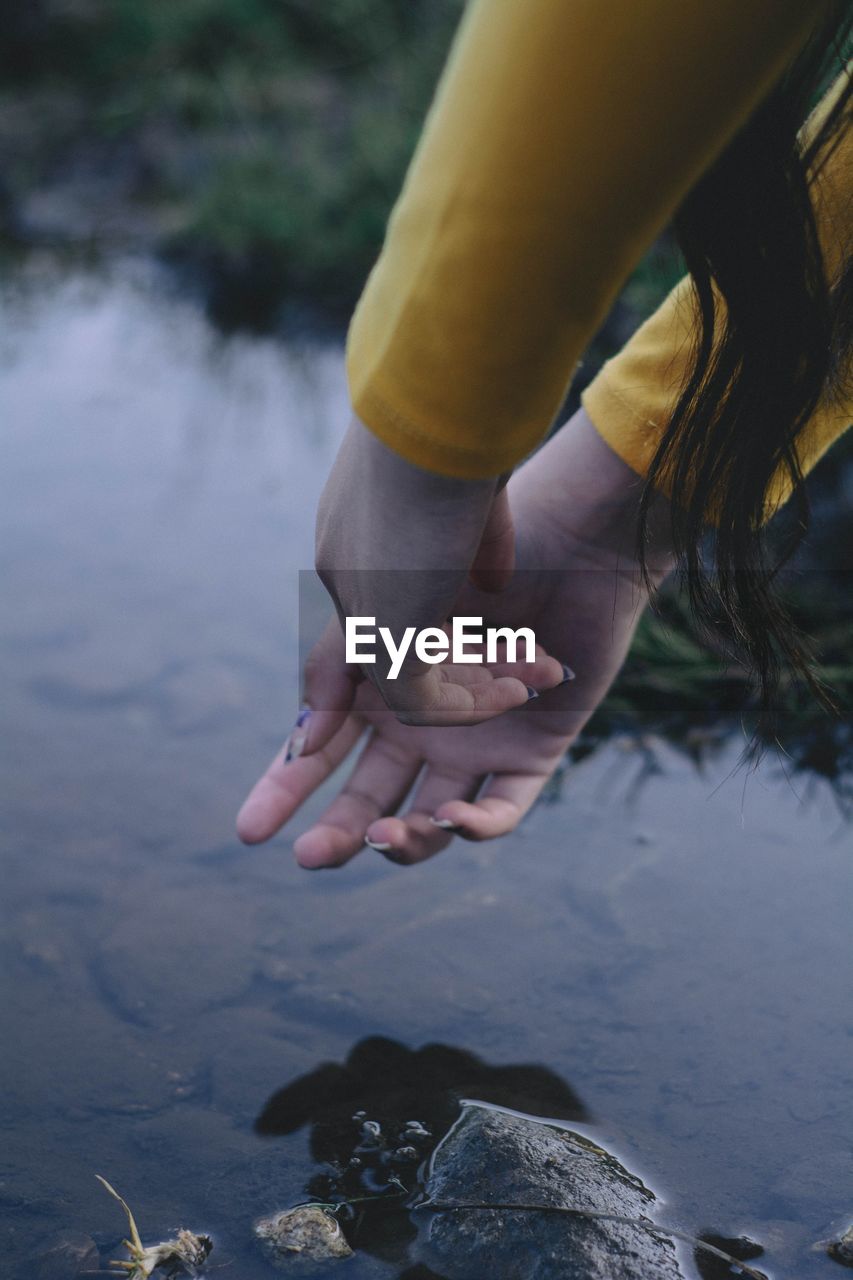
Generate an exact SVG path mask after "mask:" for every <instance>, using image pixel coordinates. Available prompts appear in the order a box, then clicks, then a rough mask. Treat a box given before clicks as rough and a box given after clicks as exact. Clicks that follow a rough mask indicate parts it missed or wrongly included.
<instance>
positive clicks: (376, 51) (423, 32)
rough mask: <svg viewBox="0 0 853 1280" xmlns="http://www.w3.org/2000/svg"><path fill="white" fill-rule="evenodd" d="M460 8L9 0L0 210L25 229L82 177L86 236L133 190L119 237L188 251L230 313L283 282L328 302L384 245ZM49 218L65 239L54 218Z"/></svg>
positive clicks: (304, 0)
mask: <svg viewBox="0 0 853 1280" xmlns="http://www.w3.org/2000/svg"><path fill="white" fill-rule="evenodd" d="M461 8H462V3H461V0H405V3H401V2H400V0H331V2H326V3H322V4H318V3H316V0H179V2H178V0H31V3H29V4H27V5H25V6H22V5H21V4H20V3H19V0H2V3H0V20H2V23H3V29H4V41H3V44H2V46H0V173H2V177H3V181H4V184H5V188H6V190H5V203H6V205H7V210H14V211H18V213H19V216H18V217H17V219H9V218H7V221H12V223H13V226H14V223H15V222H17V226H18V229H19V230H20V229H21V228H23V230H24V232H27V231H33V232H34V234H35V237H36V238H38V236H39V233H40V230H41V229H40V228H39V226H38V219H36V225H35V227H30V226H29V225H28V222H32V218H29V219H28V215H27V210H28V204H29V205H30V206H33V204H34V205H35V207H36V209H38V200H37V199H36V201H35V202H33V200H32V196H33V193H36V195H38V193H39V192H40V191H42V192H43V191H44V190H47V191H49V192H50V191H58V200H59V203H60V205H61V200H62V192H63V184H64V187H65V189H66V191H71V190H77V191H79V190H81V189H82V191H83V193H84V197H85V191H86V182H87V181H88V182H89V185H90V188H91V191H92V197H93V201H94V202H95V203H97V202H98V201H99V200H100V202H101V208H100V210H99V209H97V208H93V209H92V210H91V211H90V212H91V215H92V216H91V220H90V221H91V225H92V228H93V231H92V237H93V238H95V239H97V233H98V225H99V216H98V215H99V213H100V214H101V215H103V213H104V208H105V206H106V207H107V208H108V210H109V211H110V214H111V216H110V219H109V224H110V226H111V228H112V229H113V232H114V235H113V239H116V238H117V239H118V240H121V239H122V235H121V232H122V209H123V207H124V206H127V207H128V216H127V218H126V219H125V220H124V221H125V224H126V227H127V229H128V231H127V241H128V243H129V244H133V241H134V238H136V239H137V240H140V241H142V242H144V241H145V240H146V239H147V240H149V241H150V242H151V243H152V244H153V245H154V247H155V248H157V249H160V250H162V249H167V250H168V251H169V253H170V254H171V256H172V257H173V259H175V260H177V261H183V262H185V263H188V264H190V265H194V266H195V267H196V268H197V274H198V276H199V278H200V279H202V280H205V281H207V282H208V283H209V285H210V288H211V300H212V303H213V307H214V310H216V309H217V307H218V308H219V310H220V311H221V313H222V314H221V316H220V319H222V320H223V321H226V322H227V319H228V314H229V312H233V322H234V323H236V324H241V323H248V324H254V325H255V326H256V327H266V326H268V325H270V324H271V323H272V322H273V319H274V313H275V309H276V307H277V306H278V305H279V304H280V303H282V302H287V301H289V300H293V299H296V300H297V301H300V302H307V303H309V304H310V306H311V307H312V308H314V309H316V311H317V312H318V313H320V314H324V315H326V316H329V317H332V318H338V319H341V318H343V317H344V316H345V315H346V314H347V313H348V311H349V310H350V309H351V307H352V305H353V303H354V301H355V299H356V298H357V296H358V292H359V290H360V287H361V285H362V283H363V281H364V279H365V276H366V275H367V272H368V270H369V268H370V266H371V264H372V262H373V260H374V258H375V256H376V254H377V252H378V250H379V247H380V245H381V242H382V236H383V231H384V227H385V222H386V219H387V216H388V212H389V210H390V208H391V205H392V203H393V201H394V198H395V196H396V194H397V191H398V190H399V187H400V183H401V180H402V177H403V174H404V172H405V169H406V165H407V163H408V160H409V158H410V156H411V153H412V150H413V149H414V145H415V142H416V140H417V137H418V134H419V131H420V127H421V124H422V121H423V117H424V114H425V112H426V109H427V106H428V104H429V101H430V98H431V94H432V91H433V88H434V85H435V83H436V81H437V79H438V75H439V73H440V69H441V66H442V64H443V62H444V58H445V56H446V53H447V49H448V47H449V44H450V41H451V39H452V35H453V32H454V30H455V27H456V24H457V22H458V18H459V15H460V12H461ZM21 107H23V108H24V110H25V111H26V114H27V123H26V125H25V133H26V134H27V141H28V143H29V145H28V146H26V147H21V145H20V143H21V138H20V129H19V128H16V126H19V125H20V123H21V121H20V118H19V117H20V108H21ZM93 169H95V170H99V172H98V173H97V174H93V172H92V170H93ZM111 172H112V175H113V181H112V188H111V186H110V173H111ZM81 175H82V178H81ZM75 183H76V187H75ZM75 212H76V215H77V216H76V221H77V224H78V225H80V224H82V226H83V227H84V229H85V228H86V226H87V219H86V216H85V213H84V215H83V216H82V217H81V216H80V213H79V210H78V211H75ZM103 221H104V219H103V217H101V218H100V222H101V224H103ZM71 222H72V223H73V222H74V218H72V219H71ZM116 228H117V235H116V234H115V233H116ZM50 231H51V234H52V236H53V238H54V239H58V240H61V239H62V228H61V226H57V219H56V217H54V220H53V222H52V224H51V227H50Z"/></svg>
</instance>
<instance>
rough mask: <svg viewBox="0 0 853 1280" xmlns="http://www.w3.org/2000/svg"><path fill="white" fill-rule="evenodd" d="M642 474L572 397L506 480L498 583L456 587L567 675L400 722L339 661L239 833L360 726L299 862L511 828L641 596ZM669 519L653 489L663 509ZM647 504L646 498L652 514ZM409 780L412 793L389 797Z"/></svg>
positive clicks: (335, 760)
mask: <svg viewBox="0 0 853 1280" xmlns="http://www.w3.org/2000/svg"><path fill="white" fill-rule="evenodd" d="M640 489H641V481H639V480H638V478H637V477H636V476H635V475H634V474H633V472H631V471H630V470H629V468H628V467H626V466H625V464H624V463H622V462H621V461H620V459H619V458H617V457H616V455H615V454H613V453H612V451H611V450H610V449H609V448H608V447H607V446H606V445H605V444H604V442H603V441H602V440H601V438H600V437H599V436H598V434H597V433H596V431H595V429H594V427H593V426H592V424H591V423H590V422H589V420H588V419H587V418H586V416H585V415H584V414H583V413H582V412H581V413H579V414H577V415H576V416H575V418H574V419H573V420H572V421H571V422H570V423H569V424H568V425H567V426H566V427H565V428H564V429H563V431H562V432H560V433H559V434H558V435H557V436H556V437H554V439H553V440H552V441H550V442H549V443H548V444H547V445H546V446H545V447H544V448H543V449H542V450H540V452H539V453H538V454H537V455H536V457H534V458H533V459H532V460H531V461H530V462H529V463H528V464H527V465H526V466H525V467H524V468H523V469H522V470H521V471H520V472H519V473H518V474H517V475H516V476H515V477H514V478H513V480H512V482H511V484H510V487H509V492H510V503H511V505H512V508H513V511H514V514H515V520H516V526H517V529H518V547H517V568H516V572H515V574H514V575H513V578H512V581H511V583H510V585H509V587H507V588H506V590H505V591H503V592H501V593H500V594H499V595H491V596H490V595H488V594H486V593H483V592H482V591H479V590H478V589H477V588H475V587H474V586H473V585H470V586H468V587H466V588H465V589H464V591H463V593H462V597H461V600H460V601H459V608H460V609H464V611H465V612H470V613H473V614H477V615H483V616H484V617H486V618H487V620H488V622H489V625H496V626H501V625H512V626H513V627H519V626H529V627H532V628H533V629H534V631H535V632H536V636H537V639H538V640H540V642H542V643H543V644H544V645H545V647H546V648H547V649H549V650H550V651H551V652H553V653H558V654H561V655H565V656H566V658H567V659H568V661H569V662H570V663H571V665H572V667H573V668H574V669H575V671H576V672H577V679H576V680H574V681H572V682H570V683H564V684H563V685H562V686H561V687H560V688H556V689H552V690H551V691H549V692H546V693H543V694H542V696H541V697H540V698H538V699H536V700H535V701H532V702H528V703H526V704H525V705H523V706H521V707H517V708H515V709H513V710H511V711H508V712H507V713H506V714H504V715H502V716H501V717H500V718H499V719H497V720H493V721H490V722H489V723H488V724H481V725H475V726H471V727H434V726H430V727H415V726H411V725H404V724H401V723H400V722H399V720H398V719H397V717H396V716H395V715H394V714H393V713H392V712H391V711H390V710H389V709H388V708H387V707H386V706H385V704H384V702H383V700H382V698H381V697H380V696H379V694H378V692H377V690H376V688H374V687H373V686H372V685H371V684H368V683H367V682H362V683H360V684H358V685H354V684H352V682H351V681H348V679H347V675H346V672H345V671H344V670H343V668H342V667H341V666H340V665H338V667H337V668H336V669H332V668H329V670H328V672H327V679H328V682H329V684H328V687H329V689H330V690H332V689H333V688H334V690H335V692H334V697H330V699H329V704H330V707H331V706H332V704H334V709H333V710H329V711H328V712H326V713H325V714H324V716H323V722H322V724H321V725H320V726H319V729H318V732H316V733H315V732H314V730H313V729H312V737H313V741H312V742H311V744H310V750H309V753H307V754H302V755H300V756H299V757H298V758H295V759H291V760H290V761H289V763H285V762H284V761H285V756H284V755H283V754H282V755H279V756H278V757H277V758H276V760H275V761H273V763H272V764H271V766H270V768H269V769H268V771H267V773H266V774H265V775H264V777H263V778H262V779H261V780H260V782H259V783H258V784H257V785H256V787H255V788H254V790H253V791H252V793H251V794H250V796H249V797H248V799H247V801H246V803H245V804H244V806H243V808H242V810H241V812H240V815H239V818H238V831H239V833H240V835H241V837H242V839H244V840H245V841H247V842H249V843H255V842H258V841H261V840H266V839H269V837H270V836H272V835H273V834H275V832H276V831H277V830H278V829H279V828H280V827H281V826H282V825H283V824H284V823H285V822H287V821H288V820H289V819H290V818H291V817H292V816H293V814H294V813H295V812H296V811H297V810H298V809H299V807H300V806H301V805H302V804H303V803H304V801H305V800H306V799H307V798H308V796H310V795H311V794H312V792H313V791H315V790H316V788H317V787H318V786H319V785H320V784H321V783H322V782H324V781H325V779H326V778H327V777H328V776H329V774H330V773H332V772H333V771H334V769H336V768H337V766H338V765H339V764H340V763H341V762H342V761H343V760H344V759H345V758H346V757H347V756H348V755H349V754H350V753H351V752H352V751H353V748H354V747H355V746H356V743H357V742H358V741H359V739H360V738H361V737H362V734H363V733H364V732H365V730H369V736H368V737H367V740H366V742H365V745H364V747H363V749H362V751H361V754H360V756H359V758H358V760H357V762H356V764H355V768H354V770H353V772H352V774H351V775H350V777H349V779H348V780H347V782H346V783H345V784H344V785H343V787H342V788H341V791H340V792H339V794H338V795H337V796H336V797H335V799H334V800H333V801H332V803H331V804H330V806H329V807H328V809H327V810H326V812H325V813H324V814H323V815H322V816H321V817H320V819H319V820H318V821H317V822H316V823H315V824H314V826H312V827H311V828H310V829H309V830H308V831H306V832H305V833H304V834H303V835H301V836H300V837H299V839H298V840H297V841H296V844H295V852H296V856H297V859H298V861H299V862H300V864H301V865H302V866H305V867H332V866H341V865H343V863H345V862H347V861H348V860H349V859H350V858H351V857H353V856H354V855H355V854H356V853H357V852H358V851H359V850H360V849H361V848H362V847H363V845H364V843H365V841H369V842H370V844H371V845H372V846H373V847H374V848H377V849H378V850H379V851H380V852H382V853H384V854H385V856H386V857H388V858H391V859H392V860H393V861H397V862H402V863H412V862H419V861H422V860H423V859H424V858H428V857H431V856H432V855H433V854H434V853H438V852H439V851H440V850H441V849H443V848H444V847H445V845H447V844H448V843H449V841H450V840H451V838H452V836H453V834H455V833H458V834H460V835H462V836H464V837H466V838H468V839H474V840H483V839H489V838H491V837H494V836H498V835H503V834H505V833H507V832H508V831H511V830H512V829H513V828H514V827H515V826H516V825H517V824H518V822H519V821H520V819H521V818H522V816H523V815H524V813H526V812H527V810H528V809H529V808H530V806H531V805H532V804H533V802H534V800H535V799H536V797H537V795H538V794H539V792H540V791H541V789H542V787H543V786H544V784H545V782H546V781H547V779H548V778H549V777H550V775H551V774H552V773H553V771H554V769H555V768H556V766H557V765H558V763H559V762H560V760H561V759H562V757H563V755H564V753H565V751H566V748H567V747H568V746H569V744H570V743H571V741H572V739H573V738H574V737H575V736H576V735H577V733H578V732H579V731H580V729H581V727H582V726H583V724H584V723H585V721H586V720H587V719H588V717H589V715H590V714H591V713H592V711H593V710H594V708H595V707H596V706H597V705H598V703H599V701H600V700H601V698H602V697H603V696H604V694H605V692H606V691H607V688H608V687H609V685H610V683H611V681H612V679H613V677H614V676H615V675H616V672H617V671H618V670H619V667H620V666H621V664H622V661H623V659H624V657H625V654H626V653H627V650H628V646H629V644H630V640H631V637H632V635H633V632H634V629H635V627H636V624H637V621H638V619H639V617H640V614H641V612H642V609H643V607H644V605H645V603H646V590H645V587H644V586H643V583H642V581H641V577H640V574H639V571H638V567H637V564H636V562H635V559H634V556H633V552H634V534H635V531H636V513H637V503H638V500H639V493H640ZM660 512H661V515H662V516H663V519H662V520H661V525H660V527H661V530H662V531H664V530H665V528H666V520H665V504H661V508H660ZM653 515H654V516H657V513H656V512H655V513H653ZM649 559H650V562H651V564H652V568H653V577H654V579H655V580H656V581H658V580H660V579H661V578H662V577H663V576H664V574H665V573H666V572H667V571H668V569H669V568H670V567H671V559H670V557H669V555H668V553H667V550H666V543H665V536H664V535H663V532H662V533H661V534H658V535H657V536H656V538H655V539H654V540H653V545H652V546H651V547H650V549H649ZM415 784H417V786H416V790H415V791H414V794H413V796H412V800H411V803H410V806H409V808H408V809H407V810H406V811H405V812H404V813H402V814H399V815H398V814H397V809H398V808H399V807H400V806H401V805H402V803H403V801H404V799H405V797H406V795H407V794H408V793H409V792H410V791H411V790H412V788H413V786H415Z"/></svg>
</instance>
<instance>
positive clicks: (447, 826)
mask: <svg viewBox="0 0 853 1280" xmlns="http://www.w3.org/2000/svg"><path fill="white" fill-rule="evenodd" d="M430 822H431V823H432V825H433V826H434V827H441V829H442V831H461V830H462V828H461V827H460V826H459V824H458V822H451V821H450V819H449V818H430Z"/></svg>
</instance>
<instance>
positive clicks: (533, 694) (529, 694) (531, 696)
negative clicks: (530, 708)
mask: <svg viewBox="0 0 853 1280" xmlns="http://www.w3.org/2000/svg"><path fill="white" fill-rule="evenodd" d="M538 697H539V694H538V693H537V692H536V690H535V689H531V687H530V685H528V686H527V701H528V702H532V701H533V699H534V698H538Z"/></svg>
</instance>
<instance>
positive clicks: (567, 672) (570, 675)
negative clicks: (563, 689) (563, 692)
mask: <svg viewBox="0 0 853 1280" xmlns="http://www.w3.org/2000/svg"><path fill="white" fill-rule="evenodd" d="M562 667H563V678H562V680H561V681H560V684H568V683H569V681H570V680H574V678H575V673H574V671H572V669H571V667H568V666H566V664H565V662H564V663H563V664H562Z"/></svg>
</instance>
